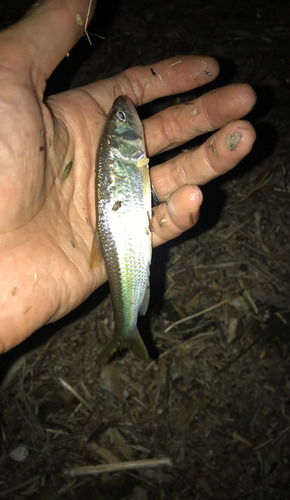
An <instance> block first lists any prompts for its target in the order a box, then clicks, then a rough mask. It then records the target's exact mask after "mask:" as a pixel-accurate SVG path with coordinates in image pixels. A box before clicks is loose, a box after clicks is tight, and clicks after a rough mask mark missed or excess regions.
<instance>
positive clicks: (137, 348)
mask: <svg viewBox="0 0 290 500" xmlns="http://www.w3.org/2000/svg"><path fill="white" fill-rule="evenodd" d="M124 347H126V348H127V349H129V351H133V352H134V354H136V356H138V357H139V358H141V359H142V360H143V361H146V360H147V359H148V358H149V355H148V352H147V349H146V347H145V344H144V342H143V340H142V338H141V335H140V333H139V332H138V330H137V328H136V330H135V331H134V333H133V336H132V338H129V339H125V340H123V339H122V340H118V339H117V338H116V337H115V336H114V335H113V337H112V338H111V339H110V340H109V342H108V343H107V344H106V345H105V347H104V348H103V349H102V350H101V352H100V354H99V356H98V357H97V363H99V362H100V361H103V360H104V359H107V358H110V357H111V356H112V355H113V354H114V353H115V352H116V351H117V350H118V349H120V348H121V349H122V348H124Z"/></svg>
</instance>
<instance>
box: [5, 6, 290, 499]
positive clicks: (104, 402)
mask: <svg viewBox="0 0 290 500" xmlns="http://www.w3.org/2000/svg"><path fill="white" fill-rule="evenodd" d="M104 3H105V2H104ZM30 4H31V2H28V1H27V2H24V1H23V0H21V2H20V1H19V0H18V1H16V0H15V1H14V2H11V3H9V5H7V2H5V5H4V2H2V3H1V6H0V13H1V17H0V19H1V26H2V27H5V26H8V25H9V24H11V23H12V22H14V21H15V20H16V19H17V18H18V17H19V16H20V15H21V14H22V13H23V12H25V10H26V9H27V7H28V6H29V5H30ZM289 26H290V7H289V6H287V3H285V2H284V1H283V2H282V1H279V0H278V1H275V2H257V1H251V2H245V1H241V0H238V1H236V2H234V3H229V2H224V3H223V4H222V5H221V3H220V2H219V1H218V0H216V1H210V2H209V3H208V2H207V3H205V2H201V1H198V0H196V1H195V2H193V1H190V0H189V1H188V0H187V1H186V0H179V1H171V0H170V1H167V2H165V1H162V0H161V1H160V2H156V1H153V0H149V1H148V0H147V1H146V2H145V1H144V0H141V2H138V7H137V4H136V3H133V5H132V2H130V1H129V0H123V1H122V2H120V3H119V2H107V3H106V5H101V4H100V5H99V6H98V8H97V12H96V15H95V17H94V20H93V22H92V24H91V26H90V28H89V33H90V34H91V35H90V37H91V40H92V43H93V45H92V46H90V45H89V43H88V40H87V39H86V38H85V37H84V38H83V39H82V40H81V41H80V42H79V43H78V45H77V46H76V47H75V48H74V49H73V50H72V51H71V53H70V56H69V57H68V58H66V59H65V60H64V61H63V62H62V63H61V65H60V67H59V68H58V69H57V70H56V72H55V74H54V75H53V77H52V78H51V79H50V80H49V82H48V88H47V93H48V94H49V93H55V92H59V91H61V90H64V89H67V88H72V87H76V86H79V85H83V84H86V83H90V82H92V81H94V80H96V79H102V78H105V77H107V76H110V75H114V74H116V73H118V72H119V71H122V70H123V69H125V68H128V67H130V66H133V65H140V64H141V65H142V64H150V65H151V66H152V68H153V71H154V63H155V62H156V61H158V60H161V59H165V58H167V57H171V56H174V55H180V54H206V55H211V56H215V57H216V58H217V59H218V60H219V63H220V65H221V74H220V76H219V77H218V79H217V80H216V82H214V83H213V84H211V85H208V86H206V87H205V89H202V88H201V89H198V92H196V91H193V92H188V93H186V95H180V96H174V97H169V98H166V99H160V100H158V102H157V103H156V102H155V103H152V104H150V105H147V106H146V107H144V108H143V109H142V110H141V116H142V117H144V116H148V115H149V114H151V113H154V112H156V111H158V110H160V109H161V108H163V107H166V106H167V105H169V104H170V105H172V104H180V103H182V102H184V101H186V100H188V99H193V98H194V97H195V96H197V95H200V94H201V93H202V92H204V91H208V90H209V89H213V88H215V87H219V86H223V85H226V84H229V83H231V82H248V83H250V84H252V85H253V86H254V88H255V90H256V92H257V94H258V104H257V106H256V107H255V109H254V110H253V112H252V113H251V115H250V116H249V117H247V118H248V119H249V120H250V121H251V122H252V123H253V125H254V126H255V128H256V131H257V142H256V144H255V147H254V150H253V152H252V153H251V154H250V155H249V156H248V157H247V158H246V159H245V160H244V161H243V162H242V164H240V165H239V166H238V167H237V168H236V169H235V170H234V171H232V172H230V173H229V174H228V175H225V176H223V177H222V178H220V179H217V180H216V181H214V182H211V183H210V184H209V185H208V186H205V187H204V188H203V192H204V204H203V206H202V210H201V217H200V221H199V223H198V224H197V226H196V227H195V228H193V229H192V230H191V231H189V232H188V233H186V234H185V235H184V236H182V237H181V238H179V239H177V240H175V241H173V242H171V243H169V244H167V245H165V246H163V247H162V248H158V249H156V250H154V252H153V263H152V270H151V275H152V278H151V305H150V310H149V313H148V315H147V316H146V317H145V319H144V320H143V321H141V324H140V329H141V331H142V332H144V335H145V340H146V341H147V343H149V347H150V346H151V347H150V349H151V350H150V353H151V356H152V358H151V360H150V361H149V362H140V361H139V360H138V359H136V357H134V356H133V355H132V354H130V353H124V354H123V355H122V356H117V357H116V358H115V359H114V360H113V361H112V362H111V363H109V364H108V365H106V366H104V367H100V366H98V365H97V364H96V358H97V354H98V352H99V351H100V348H101V346H103V345H104V344H105V342H106V341H107V340H108V338H109V337H110V336H111V335H112V332H113V314H112V307H111V302H110V296H109V293H108V286H107V284H106V285H104V286H103V287H102V288H100V289H99V290H97V291H96V292H95V293H94V294H93V295H92V296H91V297H90V298H89V299H88V300H87V301H86V302H85V303H84V304H83V305H82V306H81V307H79V308H78V309H77V310H76V311H73V312H72V313H71V314H70V315H68V316H67V317H66V318H64V319H62V320H61V321H59V322H57V323H55V324H53V325H50V326H48V327H44V328H43V329H42V330H41V331H38V332H36V334H34V335H33V336H32V337H31V338H30V339H28V340H27V341H26V342H25V343H24V344H22V345H21V346H19V347H18V348H16V349H14V350H13V351H11V352H9V353H7V354H5V355H2V356H1V366H0V376H1V378H2V386H1V406H0V419H1V432H0V498H5V499H13V500H20V499H21V500H22V499H25V498H29V499H33V500H34V499H35V500H46V499H56V498H57V499H58V498H60V499H68V500H71V499H72V500H81V499H87V498H92V499H98V500H121V499H122V500H146V499H148V500H160V499H170V500H171V499H172V500H173V499H174V500H175V499H176V500H190V499H191V500H192V499H194V500H207V499H231V500H233V499H235V500H240V499H246V500H254V499H257V500H287V499H290V479H289V470H290V411H289V410H290V378H289V367H290V345H289V333H290V327H289V325H290V314H289V313H290V293H289V291H290V290H289V283H290V270H289V263H290V259H289V251H290V229H289V228H290V203H289V201H290V183H289V182H290V174H289V160H290V154H289V151H290V139H289V129H290V118H289V116H290V108H289V103H290V70H289V60H290V43H289ZM96 34H98V35H101V36H103V37H105V40H103V39H101V38H98V37H97V36H95V35H96ZM201 140H203V139H202V138H201V139H199V141H201ZM197 144H198V142H194V143H192V144H190V145H187V146H185V147H193V146H196V145H197ZM213 147H214V145H213ZM170 154H176V151H175V152H174V153H170ZM168 157H169V156H168V153H167V155H163V156H162V157H161V158H160V157H159V158H158V160H153V161H152V162H151V165H152V164H154V161H155V163H157V161H158V162H160V161H163V160H164V159H165V158H168ZM178 321H179V323H178V324H176V325H174V323H175V322H178ZM153 341H154V342H153ZM157 353H158V355H159V357H158V359H157ZM160 459H163V462H161V463H160ZM144 460H146V461H147V462H145V463H144V462H141V461H144ZM128 462H133V465H132V468H129V467H128ZM162 464H163V465H162ZM100 465H103V466H106V465H107V467H103V469H101V470H99V469H97V466H100ZM142 465H143V467H142ZM85 466H93V467H94V468H95V469H94V471H95V472H97V471H98V475H92V470H90V471H87V469H85V470H84V469H82V474H81V475H76V468H83V467H85ZM110 467H111V469H110ZM112 467H113V468H114V467H115V469H114V471H113V472H112ZM116 467H117V468H119V470H116ZM88 472H90V473H88Z"/></svg>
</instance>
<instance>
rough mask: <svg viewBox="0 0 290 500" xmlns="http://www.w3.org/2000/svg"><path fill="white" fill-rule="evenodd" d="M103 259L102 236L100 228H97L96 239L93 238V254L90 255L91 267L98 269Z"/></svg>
mask: <svg viewBox="0 0 290 500" xmlns="http://www.w3.org/2000/svg"><path fill="white" fill-rule="evenodd" d="M102 260H103V254H102V250H101V244H100V237H99V233H98V230H97V229H96V230H95V234H94V239H93V244H92V248H91V255H90V267H91V268H92V269H96V268H97V267H99V265H100V264H101V262H102Z"/></svg>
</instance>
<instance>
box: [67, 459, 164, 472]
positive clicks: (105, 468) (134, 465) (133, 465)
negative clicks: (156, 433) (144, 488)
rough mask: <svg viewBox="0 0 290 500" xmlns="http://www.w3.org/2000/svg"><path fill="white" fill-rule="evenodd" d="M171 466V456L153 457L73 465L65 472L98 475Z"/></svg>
mask: <svg viewBox="0 0 290 500" xmlns="http://www.w3.org/2000/svg"><path fill="white" fill-rule="evenodd" d="M164 466H165V467H171V466H172V461H171V459H170V458H167V457H165V458H152V459H147V460H132V461H130V462H116V463H115V464H104V465H85V466H84V467H72V468H71V469H64V471H63V473H64V474H65V475H66V476H83V475H86V474H91V475H93V476H97V475H99V474H103V472H118V471H121V472H122V471H126V470H131V469H147V468H148V469H151V468H152V467H164Z"/></svg>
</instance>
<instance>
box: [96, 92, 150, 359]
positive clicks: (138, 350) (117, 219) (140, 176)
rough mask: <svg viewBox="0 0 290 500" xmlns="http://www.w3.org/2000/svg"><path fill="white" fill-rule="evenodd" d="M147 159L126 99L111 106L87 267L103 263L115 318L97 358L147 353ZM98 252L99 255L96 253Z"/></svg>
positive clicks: (144, 355) (100, 155)
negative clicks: (143, 319) (142, 326)
mask: <svg viewBox="0 0 290 500" xmlns="http://www.w3.org/2000/svg"><path fill="white" fill-rule="evenodd" d="M148 163H149V160H148V158H147V157H146V151H145V143H144V133H143V127H142V123H141V121H140V118H139V116H138V113H137V111H136V109H135V107H134V105H133V103H132V102H131V100H130V99H129V98H128V97H126V96H119V97H118V98H117V99H116V100H115V101H114V103H113V107H112V109H111V111H110V113H109V115H108V120H107V123H106V126H105V130H104V133H103V136H102V140H101V144H100V147H99V150H98V155H97V172H96V213H97V224H96V232H95V236H94V243H93V247H92V252H91V267H96V266H97V265H98V264H99V262H100V257H99V255H101V257H103V258H104V259H105V265H106V270H107V275H108V280H109V286H110V292H111V297H112V303H113V310H114V316H115V331H114V334H113V337H112V338H111V339H110V340H109V342H108V344H107V345H106V346H105V347H104V349H103V350H102V351H101V353H100V355H99V357H98V360H102V359H104V358H107V357H109V356H110V355H111V354H112V353H113V352H115V351H116V350H117V349H118V348H123V347H127V348H128V349H132V350H133V352H134V353H135V354H137V355H138V356H139V357H140V358H141V359H147V358H148V352H147V349H146V347H145V345H144V343H143V341H142V339H141V336H140V334H139V332H138V329H137V317H138V313H139V314H142V315H144V314H145V313H146V311H147V308H148V303H149V274H150V270H149V268H150V263H151V254H152V243H151V186H150V177H149V166H148ZM99 250H100V254H99Z"/></svg>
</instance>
